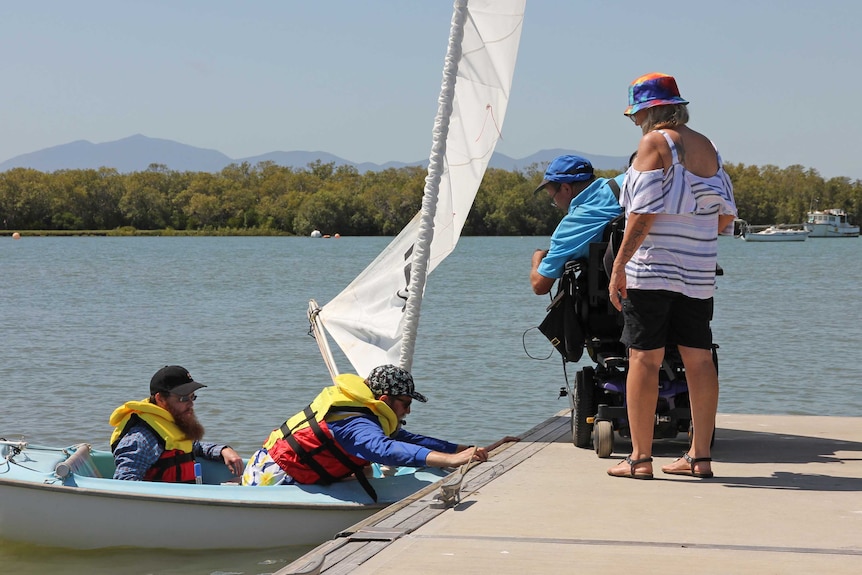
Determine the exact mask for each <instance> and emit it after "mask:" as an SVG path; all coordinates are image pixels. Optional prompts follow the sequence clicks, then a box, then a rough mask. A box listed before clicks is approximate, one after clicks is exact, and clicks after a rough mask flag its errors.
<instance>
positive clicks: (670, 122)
mask: <svg viewBox="0 0 862 575" xmlns="http://www.w3.org/2000/svg"><path fill="white" fill-rule="evenodd" d="M687 106H688V105H687V104H666V105H662V106H653V107H651V108H647V109H646V117H645V118H644V120H643V122H641V130H643V133H644V134H648V133H649V132H652V131H653V130H660V129H662V128H676V127H677V126H683V125H685V124H687V123H688V107H687Z"/></svg>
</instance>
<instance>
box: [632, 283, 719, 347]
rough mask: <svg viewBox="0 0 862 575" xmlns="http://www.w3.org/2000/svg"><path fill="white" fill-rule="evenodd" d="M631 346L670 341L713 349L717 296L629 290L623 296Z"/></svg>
mask: <svg viewBox="0 0 862 575" xmlns="http://www.w3.org/2000/svg"><path fill="white" fill-rule="evenodd" d="M622 303H623V318H625V327H623V335H622V337H621V338H620V341H622V342H623V343H624V344H625V345H626V347H627V348H629V347H631V348H634V349H641V350H651V349H660V348H663V347H665V346H667V345H670V344H676V345H682V346H684V347H694V348H698V349H712V329H711V328H710V327H709V322H711V321H712V308H713V300H712V298H709V299H695V298H691V297H688V296H684V295H682V294H680V293H676V292H672V291H665V290H637V289H630V290H628V297H627V298H626V299H624V300H623V302H622Z"/></svg>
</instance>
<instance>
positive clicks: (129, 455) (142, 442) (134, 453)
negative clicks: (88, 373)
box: [114, 425, 227, 481]
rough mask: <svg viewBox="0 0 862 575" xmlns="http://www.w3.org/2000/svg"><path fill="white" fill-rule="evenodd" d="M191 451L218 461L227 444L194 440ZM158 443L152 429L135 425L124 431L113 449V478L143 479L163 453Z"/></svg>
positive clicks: (197, 455)
mask: <svg viewBox="0 0 862 575" xmlns="http://www.w3.org/2000/svg"><path fill="white" fill-rule="evenodd" d="M193 445H194V446H193V449H192V453H193V454H194V456H195V457H203V458H204V459H211V460H213V461H218V460H220V459H221V451H222V449H224V448H225V447H227V445H221V444H218V443H207V442H201V441H195V442H194V444H193ZM164 451H165V450H164V448H163V447H162V446H161V444H160V443H159V437H158V435H156V434H155V433H154V432H153V430H152V429H150V428H149V427H145V426H143V425H136V426H134V427H132V428H131V429H130V430H129V432H128V433H126V434H125V435H124V436H123V437H122V439H120V441H118V442H117V447H116V449H114V463H115V465H116V470H115V471H114V479H125V480H130V481H143V480H144V475H146V473H147V471H148V470H149V469H150V467H152V466H153V464H154V463H155V462H156V461H158V459H159V457H161V456H162V453H164Z"/></svg>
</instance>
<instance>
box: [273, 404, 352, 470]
mask: <svg viewBox="0 0 862 575" xmlns="http://www.w3.org/2000/svg"><path fill="white" fill-rule="evenodd" d="M307 415H308V416H309V419H308V423H309V425H307V426H306V427H303V428H301V429H298V430H297V431H294V432H293V433H291V432H290V430H289V429H288V428H287V426H286V425H282V429H281V432H282V433H283V434H284V437H282V438H281V439H278V440H277V441H276V442H275V443H274V444H272V446H271V447H269V449H267V452H268V453H269V456H270V457H272V459H273V461H275V462H276V463H278V466H279V467H281V468H282V469H283V470H284V472H285V473H287V474H288V475H290V476H291V477H293V479H295V480H296V482H297V483H305V484H309V483H318V484H321V485H328V484H330V483H334V482H335V481H338V480H340V479H344V478H345V477H348V476H349V475H354V474H357V475H362V474H363V469H364V468H365V466H366V465H368V463H369V461H367V460H365V459H361V458H359V457H354V456H353V455H350V454H348V453H347V452H346V451H344V449H342V448H341V446H340V445H338V443H336V441H335V439H334V438H333V436H332V432H331V431H330V430H329V425H328V424H327V423H326V421H321V422H317V421H316V420H315V418H314V413H313V412H311V411H310V410H307Z"/></svg>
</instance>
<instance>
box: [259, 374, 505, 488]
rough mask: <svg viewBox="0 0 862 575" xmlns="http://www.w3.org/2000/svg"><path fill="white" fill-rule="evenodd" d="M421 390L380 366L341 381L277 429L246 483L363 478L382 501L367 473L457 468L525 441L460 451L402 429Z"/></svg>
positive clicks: (465, 447) (341, 377) (405, 377)
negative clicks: (378, 467)
mask: <svg viewBox="0 0 862 575" xmlns="http://www.w3.org/2000/svg"><path fill="white" fill-rule="evenodd" d="M414 400H416V401H420V402H422V403H425V402H426V401H427V399H426V398H425V396H424V395H422V394H421V393H419V392H417V391H416V389H415V387H414V384H413V377H412V376H411V375H410V373H409V372H408V371H406V370H404V369H402V368H400V367H396V366H394V365H382V366H379V367H375V368H374V369H373V370H371V373H370V374H369V376H368V377H367V378H366V379H363V378H361V377H359V376H358V375H353V374H342V375H339V376H338V377H336V379H335V385H332V386H330V387H326V388H324V389H323V391H322V392H321V393H320V394H319V395H318V396H317V397H316V398H315V399H314V401H312V402H311V404H310V405H309V406H308V407H306V408H305V409H304V410H303V411H301V412H299V413H297V414H296V415H294V416H293V417H291V418H290V419H288V420H287V421H285V422H284V423H283V424H282V425H281V426H280V427H279V428H278V429H276V430H275V431H273V432H272V433H271V434H270V436H269V438H268V439H267V440H266V442H265V443H264V444H263V447H262V448H261V449H259V450H258V451H257V452H256V453H255V454H254V455H253V456H252V457H251V459H250V460H249V462H248V465H247V466H246V468H245V472H244V473H243V476H242V484H243V485H285V484H293V483H304V484H310V483H317V484H323V485H326V484H329V483H332V482H334V481H338V480H341V479H344V478H346V477H349V476H351V475H353V476H355V477H356V478H357V479H358V480H359V481H360V483H362V486H363V487H364V488H365V490H366V491H367V492H368V493H369V495H371V497H372V498H373V499H375V500H376V496H375V495H374V490H373V489H372V488H371V486H370V484H369V482H368V480H367V478H366V475H365V471H366V468H368V467H369V466H370V464H371V463H372V462H374V463H379V464H382V465H388V466H408V467H456V466H459V465H463V464H465V463H468V462H470V461H487V459H488V452H489V451H493V450H494V449H496V448H497V447H499V446H500V445H502V444H503V443H506V442H510V441H518V440H519V438H517V437H511V436H506V437H504V438H503V439H501V440H499V441H497V442H495V443H493V444H491V445H489V446H487V447H474V446H471V445H457V444H455V443H450V442H448V441H444V440H442V439H435V438H433V437H427V436H424V435H419V434H416V433H410V432H409V431H407V430H405V429H404V428H403V427H402V424H403V423H404V421H403V418H404V417H406V416H407V414H409V413H410V407H411V404H412V402H413V401H414Z"/></svg>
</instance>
